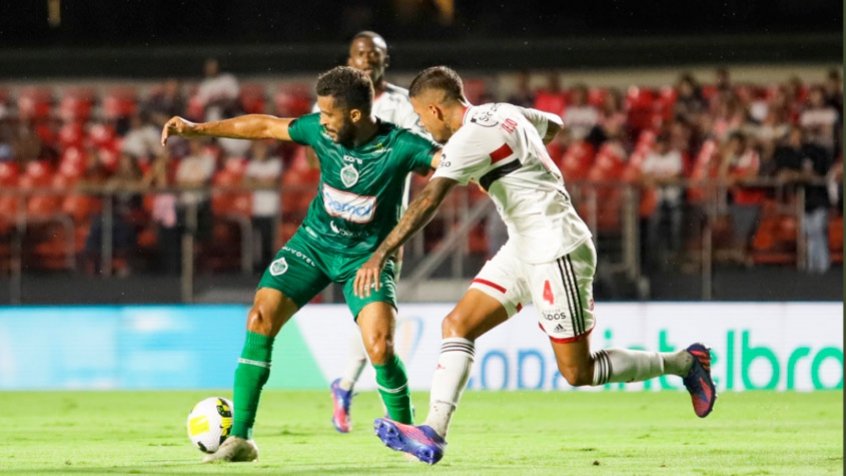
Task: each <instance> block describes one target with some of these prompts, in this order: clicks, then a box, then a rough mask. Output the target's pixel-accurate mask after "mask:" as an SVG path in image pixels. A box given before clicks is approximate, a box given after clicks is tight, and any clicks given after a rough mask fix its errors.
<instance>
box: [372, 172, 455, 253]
mask: <svg viewBox="0 0 846 476" xmlns="http://www.w3.org/2000/svg"><path fill="white" fill-rule="evenodd" d="M456 183H457V182H456V181H455V180H452V179H448V178H442V177H441V178H435V179H432V180H431V181H430V182H429V184H428V185H426V187H425V188H424V189H423V190H422V191H421V192H420V195H418V196H417V198H415V199H414V201H413V202H411V205H409V207H408V210H406V211H405V214H404V215H403V216H402V219H401V220H400V222H399V223H398V224H397V226H395V227H394V229H393V230H392V231H391V233H390V234H389V235H388V236H387V237H386V238H385V239H384V241H382V244H381V245H379V248H378V249H377V250H376V253H375V254H376V255H378V256H379V257H380V258H381V259H384V257H386V256H390V255H391V254H393V253H394V252H395V251H396V250H397V249H398V248H399V247H400V246H402V245H403V243H405V242H406V241H408V239H409V238H411V237H412V236H414V234H415V233H417V232H418V231H419V230H420V229H421V228H423V227H424V226H426V224H427V223H429V221H430V220H431V219H432V217H434V216H435V212H437V211H438V207H439V206H440V205H441V202H443V200H444V197H446V195H447V193H448V192H449V191H450V190H451V189H452V187H453V186H454V185H455V184H456Z"/></svg>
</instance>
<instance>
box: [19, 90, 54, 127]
mask: <svg viewBox="0 0 846 476" xmlns="http://www.w3.org/2000/svg"><path fill="white" fill-rule="evenodd" d="M17 104H18V116H19V118H20V119H21V120H22V121H43V120H46V119H49V118H50V113H51V112H52V108H53V93H52V91H51V90H50V89H49V88H42V87H28V88H23V89H21V91H20V94H19V95H18V101H17Z"/></svg>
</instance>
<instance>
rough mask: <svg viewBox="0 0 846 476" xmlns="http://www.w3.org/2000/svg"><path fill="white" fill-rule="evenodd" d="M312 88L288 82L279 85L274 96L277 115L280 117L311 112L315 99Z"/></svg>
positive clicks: (296, 115)
mask: <svg viewBox="0 0 846 476" xmlns="http://www.w3.org/2000/svg"><path fill="white" fill-rule="evenodd" d="M309 91H310V89H309V88H308V87H307V86H305V85H302V84H288V85H282V86H280V87H279V90H278V91H277V92H276V94H275V95H274V97H273V105H274V108H275V110H276V115H277V116H280V117H299V116H302V115H303V114H308V113H310V112H311V108H312V105H313V102H314V101H313V100H312V97H311V93H310V92H309Z"/></svg>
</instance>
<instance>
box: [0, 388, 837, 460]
mask: <svg viewBox="0 0 846 476" xmlns="http://www.w3.org/2000/svg"><path fill="white" fill-rule="evenodd" d="M215 394H219V395H221V396H231V394H230V393H229V392H213V391H190V392H4V393H0V401H2V403H3V409H4V411H3V413H2V417H0V422H2V424H0V473H7V474H75V473H100V474H102V473H113V474H216V473H221V474H222V473H227V474H230V473H231V474H241V473H243V474H265V475H266V474H314V475H322V474H345V475H346V474H408V473H429V474H467V475H471V474H473V475H476V474H484V475H487V474H504V475H505V474H507V475H515V474H517V475H521V476H522V475H526V474H569V475H626V474H637V475H681V474H696V475H734V474H737V475H770V474H783V475H799V474H813V475H825V474H832V475H833V474H838V475H839V474H843V440H842V433H843V405H842V403H843V393H842V392H840V391H838V392H820V393H769V392H747V393H725V394H723V395H721V396H720V400H719V401H718V403H717V407H716V408H715V410H714V413H712V414H711V416H709V417H708V418H706V419H704V420H700V419H698V418H696V416H694V414H693V411H692V410H691V407H690V403H689V397H688V395H687V394H686V393H675V392H669V393H668V392H664V393H649V392H643V393H640V392H632V393H626V392H600V393H589V392H570V393H554V392H548V393H547V392H537V393H535V392H503V393H497V392H472V391H471V392H467V393H466V394H465V395H464V398H463V400H462V404H461V406H460V407H459V409H458V413H457V414H456V417H455V419H454V424H453V426H452V428H451V432H450V435H449V438H448V440H449V446H448V448H447V452H446V455H445V457H444V459H443V460H442V461H441V462H440V463H439V464H437V465H435V466H434V467H430V466H426V465H424V464H421V463H417V462H409V461H406V460H405V459H404V458H403V457H402V455H401V454H399V453H396V452H393V451H391V450H389V449H387V448H385V447H384V446H382V443H381V442H380V441H379V440H378V439H377V438H376V437H375V436H374V435H373V432H372V429H371V424H372V420H373V418H374V417H377V416H380V413H381V407H380V405H379V403H378V401H377V396H376V395H375V394H374V393H363V394H361V395H359V396H358V397H356V400H355V401H354V404H353V425H354V427H353V432H352V433H350V434H347V435H342V434H339V433H336V432H335V430H334V429H333V428H332V425H331V423H330V422H329V418H330V399H329V393H328V390H327V391H325V392H316V391H315V392H291V391H288V392H283V391H268V392H266V393H265V394H264V395H263V397H262V403H261V406H260V409H259V419H258V425H257V427H256V430H255V431H256V434H255V437H256V441H257V443H258V445H259V448H260V450H261V453H260V454H261V457H260V460H259V461H258V462H255V463H240V464H235V465H232V464H229V465H201V464H198V462H199V460H200V458H201V456H202V454H201V453H200V452H199V451H198V450H196V449H194V448H193V447H192V446H190V443H189V442H188V438H187V436H186V433H185V418H186V416H187V414H188V412H189V410H190V409H191V407H192V405H193V404H194V403H195V402H197V401H199V400H200V399H202V398H204V397H208V396H212V395H215ZM427 398H428V395H427V394H423V393H416V394H415V395H414V399H415V402H416V405H417V408H418V409H420V410H421V412H422V413H425V408H426V406H427V405H426V401H427V400H426V399H427Z"/></svg>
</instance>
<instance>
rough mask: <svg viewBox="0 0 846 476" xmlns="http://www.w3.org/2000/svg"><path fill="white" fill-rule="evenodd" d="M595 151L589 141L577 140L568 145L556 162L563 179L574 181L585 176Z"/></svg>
mask: <svg viewBox="0 0 846 476" xmlns="http://www.w3.org/2000/svg"><path fill="white" fill-rule="evenodd" d="M594 156H595V151H594V149H593V146H592V145H590V143H588V142H585V141H577V142H574V143H572V144H571V145H570V147H568V148H567V150H566V151H565V152H564V155H563V156H562V157H561V159H560V161H559V162H558V166H559V168H560V169H561V173H562V174H563V175H564V180H565V181H568V180H569V181H576V180H583V179H585V178H587V175H588V173H589V172H590V168H591V166H592V165H593V160H594Z"/></svg>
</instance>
